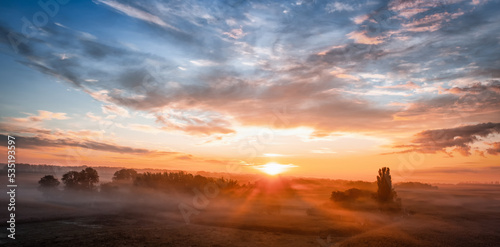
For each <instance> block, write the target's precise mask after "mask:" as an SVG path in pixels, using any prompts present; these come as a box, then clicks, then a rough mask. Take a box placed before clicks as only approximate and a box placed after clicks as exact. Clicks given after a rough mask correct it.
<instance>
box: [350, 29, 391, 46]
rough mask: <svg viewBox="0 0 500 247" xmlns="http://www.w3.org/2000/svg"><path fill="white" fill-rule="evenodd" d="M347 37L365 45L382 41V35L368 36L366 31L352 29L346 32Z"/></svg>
mask: <svg viewBox="0 0 500 247" xmlns="http://www.w3.org/2000/svg"><path fill="white" fill-rule="evenodd" d="M347 37H348V38H349V39H353V40H354V42H356V43H359V44H365V45H376V44H380V43H382V42H383V38H382V37H368V36H367V32H366V31H353V32H350V33H348V34H347Z"/></svg>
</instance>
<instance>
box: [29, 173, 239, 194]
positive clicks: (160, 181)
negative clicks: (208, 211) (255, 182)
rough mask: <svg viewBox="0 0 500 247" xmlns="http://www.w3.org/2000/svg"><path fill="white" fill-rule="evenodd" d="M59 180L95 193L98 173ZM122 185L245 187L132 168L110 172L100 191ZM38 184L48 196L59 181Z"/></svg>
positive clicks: (222, 180)
mask: <svg viewBox="0 0 500 247" xmlns="http://www.w3.org/2000/svg"><path fill="white" fill-rule="evenodd" d="M61 180H62V183H63V184H64V189H65V190H72V191H96V190H98V188H99V186H98V183H99V174H98V172H97V170H95V169H94V168H91V167H87V168H85V169H82V170H81V171H80V172H78V171H69V172H67V173H65V174H64V175H63V176H62V178H61ZM123 183H128V184H132V185H134V186H137V187H144V188H152V189H157V190H163V191H183V190H189V191H190V190H192V189H193V188H202V187H203V186H205V185H207V184H209V183H216V184H218V185H220V186H221V188H226V189H232V188H240V187H244V186H246V185H240V184H239V183H238V181H236V180H233V179H225V178H212V177H204V176H201V175H193V174H190V173H187V172H183V171H178V172H163V173H162V172H157V173H151V172H145V173H138V172H137V171H136V170H134V169H121V170H118V171H116V172H115V173H114V175H113V178H112V182H111V183H106V184H102V185H101V186H100V188H101V190H112V189H113V188H116V187H117V186H119V185H122V184H123ZM38 184H39V189H40V190H41V191H43V192H47V193H49V192H52V191H56V190H58V186H59V185H60V184H61V182H60V181H59V179H57V178H56V177H55V176H53V175H45V176H43V177H42V178H41V179H40V180H39V181H38Z"/></svg>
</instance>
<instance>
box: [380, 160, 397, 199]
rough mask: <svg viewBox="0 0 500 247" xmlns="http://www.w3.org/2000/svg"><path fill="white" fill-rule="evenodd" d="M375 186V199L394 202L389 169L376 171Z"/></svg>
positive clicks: (384, 168)
mask: <svg viewBox="0 0 500 247" xmlns="http://www.w3.org/2000/svg"><path fill="white" fill-rule="evenodd" d="M377 185H378V190H377V198H378V200H379V201H381V202H390V201H393V200H394V198H395V197H396V192H395V191H394V189H393V188H392V178H391V170H390V169H389V167H383V168H381V169H379V170H378V176H377Z"/></svg>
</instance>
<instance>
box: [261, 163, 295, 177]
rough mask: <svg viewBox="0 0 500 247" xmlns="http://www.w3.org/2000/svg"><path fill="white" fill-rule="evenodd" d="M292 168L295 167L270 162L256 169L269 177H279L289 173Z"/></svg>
mask: <svg viewBox="0 0 500 247" xmlns="http://www.w3.org/2000/svg"><path fill="white" fill-rule="evenodd" d="M290 167H294V165H291V164H288V165H283V164H279V163H276V162H269V163H267V164H265V165H261V166H258V167H256V168H257V169H258V170H260V171H262V172H264V173H267V174H269V175H277V174H281V173H283V172H285V171H287V170H288V169H289V168H290Z"/></svg>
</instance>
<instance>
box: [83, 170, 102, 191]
mask: <svg viewBox="0 0 500 247" xmlns="http://www.w3.org/2000/svg"><path fill="white" fill-rule="evenodd" d="M79 180H80V181H79V182H80V184H81V186H82V188H83V189H85V190H93V189H95V184H97V183H99V174H97V171H96V170H95V169H94V168H92V167H87V168H85V169H84V170H82V171H81V172H80V178H79Z"/></svg>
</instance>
